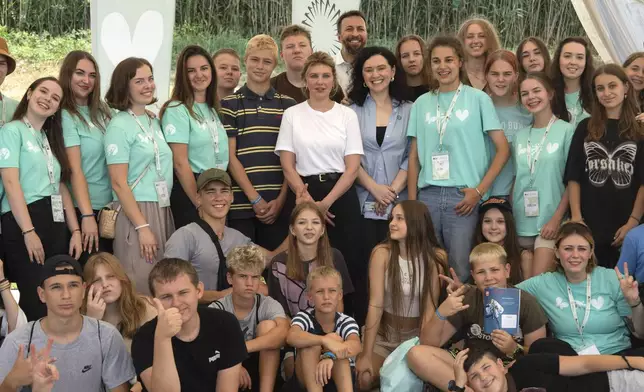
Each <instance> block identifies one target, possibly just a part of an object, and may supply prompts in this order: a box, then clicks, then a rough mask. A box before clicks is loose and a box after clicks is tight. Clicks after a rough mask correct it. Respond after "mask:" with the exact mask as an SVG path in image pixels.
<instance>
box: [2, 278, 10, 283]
mask: <svg viewBox="0 0 644 392" xmlns="http://www.w3.org/2000/svg"><path fill="white" fill-rule="evenodd" d="M4 282H9V279H7V278H4V279H2V280H0V284H3V283H4Z"/></svg>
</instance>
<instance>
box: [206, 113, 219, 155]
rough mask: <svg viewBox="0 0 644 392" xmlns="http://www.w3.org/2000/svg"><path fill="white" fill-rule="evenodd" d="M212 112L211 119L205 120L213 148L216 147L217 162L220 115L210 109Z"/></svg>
mask: <svg viewBox="0 0 644 392" xmlns="http://www.w3.org/2000/svg"><path fill="white" fill-rule="evenodd" d="M208 112H209V113H210V120H205V123H206V125H207V126H208V130H209V131H210V140H211V141H212V148H214V149H215V163H218V162H219V125H220V124H221V121H219V116H217V114H216V113H215V111H214V110H213V109H210V110H209V111H208Z"/></svg>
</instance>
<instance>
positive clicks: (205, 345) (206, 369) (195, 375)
mask: <svg viewBox="0 0 644 392" xmlns="http://www.w3.org/2000/svg"><path fill="white" fill-rule="evenodd" d="M198 312H199V318H200V329H199V335H198V336H197V338H196V339H195V340H193V341H192V342H184V341H181V340H179V339H178V338H176V337H173V338H172V350H173V352H174V362H175V365H176V367H177V373H178V374H179V380H180V382H181V390H182V391H191V392H202V391H203V392H206V391H207V392H212V391H214V390H215V386H216V385H217V373H218V372H219V371H220V370H224V369H228V368H231V367H233V366H235V365H237V364H238V363H241V362H242V361H243V360H244V359H246V357H247V356H248V353H247V352H246V342H244V335H243V334H242V331H241V329H240V328H239V322H238V321H237V318H235V315H233V314H232V313H228V312H226V311H223V310H219V309H212V308H208V309H202V308H199V309H198ZM156 327H157V318H154V319H153V320H151V321H149V322H148V323H146V324H144V325H143V326H142V327H141V328H140V329H139V331H138V332H137V333H136V335H134V339H132V359H133V361H134V368H135V369H136V375H137V377H139V380H140V379H141V373H142V372H143V371H145V370H146V369H148V368H150V367H151V366H152V360H153V353H154V333H155V330H156ZM143 391H147V389H146V388H145V386H144V388H143Z"/></svg>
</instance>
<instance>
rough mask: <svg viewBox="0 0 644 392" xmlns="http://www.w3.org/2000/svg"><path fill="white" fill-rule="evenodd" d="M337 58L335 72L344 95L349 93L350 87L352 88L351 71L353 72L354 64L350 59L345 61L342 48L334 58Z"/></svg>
mask: <svg viewBox="0 0 644 392" xmlns="http://www.w3.org/2000/svg"><path fill="white" fill-rule="evenodd" d="M333 59H334V60H335V73H336V75H337V77H338V84H339V85H340V87H342V90H343V91H344V95H348V94H349V88H351V73H352V72H353V66H351V63H349V62H348V61H345V59H344V57H342V50H339V51H338V53H336V54H335V57H334V58H333Z"/></svg>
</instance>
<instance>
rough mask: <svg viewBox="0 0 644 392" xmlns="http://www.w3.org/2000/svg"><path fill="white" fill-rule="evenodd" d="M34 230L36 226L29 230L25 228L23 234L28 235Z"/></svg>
mask: <svg viewBox="0 0 644 392" xmlns="http://www.w3.org/2000/svg"><path fill="white" fill-rule="evenodd" d="M32 231H36V228H35V227H32V228H31V229H29V230H25V231H23V232H22V235H23V236H25V235H27V234H29V233H31V232H32Z"/></svg>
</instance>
